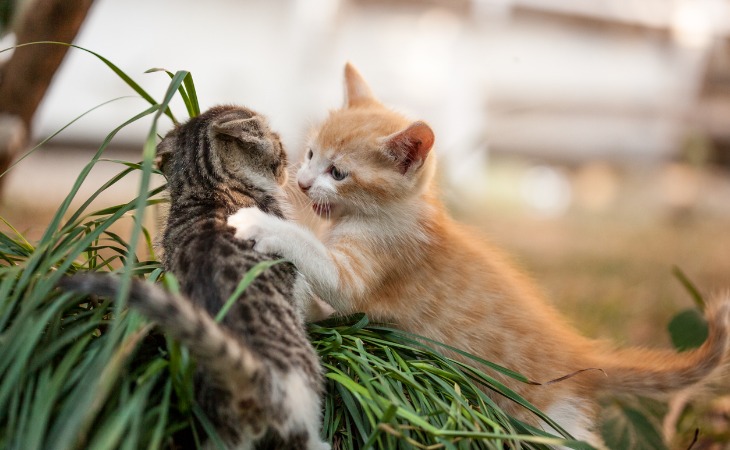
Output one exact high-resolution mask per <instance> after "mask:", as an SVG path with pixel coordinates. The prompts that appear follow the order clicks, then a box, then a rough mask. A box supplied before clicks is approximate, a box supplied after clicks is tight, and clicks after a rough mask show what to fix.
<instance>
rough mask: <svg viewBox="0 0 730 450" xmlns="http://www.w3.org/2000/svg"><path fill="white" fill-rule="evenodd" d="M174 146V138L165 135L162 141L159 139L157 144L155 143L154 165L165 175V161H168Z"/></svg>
mask: <svg viewBox="0 0 730 450" xmlns="http://www.w3.org/2000/svg"><path fill="white" fill-rule="evenodd" d="M174 148H175V138H173V137H166V138H164V139H163V140H162V141H160V143H159V144H157V151H156V153H155V166H156V167H157V168H158V169H159V170H160V172H162V173H163V174H165V175H167V173H166V172H165V169H166V167H167V163H168V162H169V161H170V157H171V156H172V152H173V150H174Z"/></svg>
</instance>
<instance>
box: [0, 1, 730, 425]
mask: <svg viewBox="0 0 730 450" xmlns="http://www.w3.org/2000/svg"><path fill="white" fill-rule="evenodd" d="M43 1H45V2H46V3H53V2H52V1H50V0H34V1H31V0H26V1H23V0H3V1H1V2H0V16H2V17H3V18H4V19H5V22H4V24H5V27H4V29H3V31H4V33H3V34H4V35H3V41H2V45H0V47H2V48H6V47H10V46H12V45H14V43H16V41H18V35H20V34H21V33H20V32H16V33H15V34H14V33H13V32H12V31H13V23H14V22H13V21H12V20H9V18H10V15H9V14H8V13H9V12H10V11H11V10H16V11H22V10H23V9H26V10H33V8H35V7H36V6H35V3H36V2H38V3H43ZM56 3H59V2H56ZM84 3H85V4H86V7H88V8H89V9H88V14H86V15H85V16H83V15H82V16H81V20H80V21H79V23H81V25H80V29H79V32H78V35H76V36H75V43H76V44H78V45H80V46H83V47H86V48H88V49H90V50H93V51H95V52H98V53H99V54H101V55H103V56H105V57H106V58H108V59H109V60H111V61H112V62H114V63H115V64H116V65H117V66H119V67H120V68H121V69H122V70H123V71H125V72H126V73H127V74H129V75H130V76H131V77H132V78H134V79H135V80H136V81H137V82H139V83H140V84H141V85H142V86H144V88H145V89H147V90H148V92H150V93H152V94H153V95H154V96H155V97H156V98H157V99H161V98H162V95H163V93H164V90H165V88H166V86H167V83H168V81H169V79H168V78H167V76H166V75H164V73H160V72H157V73H151V74H145V73H144V72H145V71H146V70H147V69H150V68H155V67H163V68H166V69H168V70H171V71H173V72H174V71H176V70H179V69H185V70H189V71H191V72H192V74H193V77H194V79H195V84H196V86H197V91H198V96H199V99H200V102H201V106H202V107H203V108H207V107H210V106H212V105H215V104H219V103H242V104H245V105H248V106H250V107H252V108H253V109H256V110H258V111H260V112H261V113H264V114H266V115H268V116H269V117H270V119H271V122H272V124H273V126H274V128H276V129H277V130H279V131H280V132H281V134H282V137H283V140H284V142H285V144H286V145H287V147H288V150H289V152H290V154H291V155H292V158H293V160H295V161H296V160H298V159H299V157H300V154H301V152H302V146H301V144H302V142H303V139H304V136H305V135H306V133H307V131H308V130H309V128H310V127H311V126H312V125H313V124H316V123H317V122H318V121H320V120H321V119H323V118H324V117H325V115H326V114H327V111H328V110H329V109H332V108H336V107H338V106H340V105H341V103H342V93H343V88H342V69H343V66H344V63H345V62H346V61H351V62H352V63H354V64H355V65H356V66H357V67H358V68H359V69H360V71H361V72H362V74H363V75H364V76H365V78H366V79H367V80H368V81H369V82H370V84H371V87H372V88H373V90H374V92H375V93H376V95H377V96H379V97H380V99H381V100H382V101H383V102H384V103H386V104H388V105H392V106H393V107H394V108H396V109H398V110H400V111H402V112H404V113H405V114H407V115H409V116H411V117H413V119H414V120H415V119H422V120H426V121H428V122H429V123H431V124H432V126H433V128H434V130H435V132H436V136H437V150H436V155H437V157H438V158H439V159H440V167H441V172H440V177H441V183H442V186H443V191H444V197H445V198H446V200H447V202H448V204H449V206H450V208H451V209H452V211H453V212H454V214H455V215H456V216H457V217H459V218H460V219H461V220H464V221H467V222H469V223H471V224H473V225H474V226H475V227H478V228H479V229H481V230H482V231H483V232H484V234H485V236H488V238H489V239H491V240H493V241H495V242H496V243H497V244H498V245H501V246H502V247H504V248H505V249H507V250H508V251H509V252H511V253H512V254H513V256H514V258H515V261H516V262H517V263H518V264H520V265H521V266H522V267H523V268H524V269H525V270H527V271H528V272H530V273H531V274H532V275H533V276H534V278H535V279H536V280H537V282H538V284H539V285H540V286H542V288H543V289H544V291H545V292H546V294H547V296H548V297H549V298H550V299H551V300H552V301H554V302H555V303H556V304H557V305H558V307H559V308H560V309H561V311H563V312H564V313H565V314H566V315H567V316H568V317H570V319H571V320H572V321H573V322H574V323H575V324H576V326H577V327H578V328H580V329H581V330H583V331H584V332H585V333H586V334H588V335H590V336H594V337H599V338H610V339H612V340H614V341H616V342H619V343H622V344H627V343H630V344H637V345H651V346H669V339H668V335H667V332H666V324H667V323H668V321H669V320H670V318H671V317H672V316H673V315H674V314H676V313H677V312H678V311H680V310H682V309H684V308H688V307H691V306H692V301H691V298H690V295H689V294H688V293H687V292H686V290H685V289H684V288H683V287H682V285H681V284H680V283H679V282H678V281H677V279H676V277H675V275H674V274H673V268H674V267H678V268H679V269H681V270H682V271H683V272H684V273H685V274H686V275H687V277H688V278H689V279H690V280H692V281H693V282H694V283H695V284H696V285H697V287H698V288H699V289H700V291H701V292H702V293H703V294H705V295H710V294H711V293H713V292H718V291H721V290H723V289H724V290H725V291H726V292H727V289H729V288H730V173H729V172H728V170H730V0H641V1H631V0H317V1H307V0H269V1H266V2H263V1H252V0H248V1H242V0H218V1H215V2H199V1H192V0H176V1H173V0H156V1H147V0H126V1H124V2H120V1H112V0H93V1H92V0H84ZM60 4H63V2H60ZM69 4H70V3H67V4H66V5H69ZM57 12H58V11H55V12H52V13H50V15H48V17H50V18H51V20H50V22H45V23H34V22H30V23H29V24H26V35H27V32H30V35H33V36H35V35H36V34H37V33H39V32H41V31H45V30H46V29H53V28H54V26H59V27H60V26H65V25H66V24H67V23H68V22H67V21H66V19H62V18H61V16H58V15H54V14H56V13H57ZM54 18H57V19H54ZM53 20H57V21H59V22H58V23H55V25H54V22H53ZM61 22H62V23H61ZM16 25H17V22H16ZM33 33H36V34H33ZM70 36H71V37H70V38H69V39H73V34H71V35H70ZM21 41H22V40H21ZM25 51H30V50H28V49H27V48H24V49H20V50H16V51H15V52H12V51H7V52H4V53H1V54H0V64H3V63H5V64H6V67H8V66H9V65H8V64H7V63H8V61H10V60H11V58H13V57H15V56H19V55H20V54H21V52H25ZM59 61H60V60H59ZM16 72H17V71H16ZM0 73H1V72H0ZM11 74H12V72H11V71H8V70H6V71H5V73H4V74H3V78H1V79H0V90H2V83H3V82H4V81H6V80H7V79H8V77H9V75H11ZM15 75H18V76H20V77H22V78H23V79H24V80H33V79H34V77H36V75H37V74H36V73H35V72H33V71H28V72H27V73H15ZM15 94H16V95H24V94H25V92H15ZM120 97H121V98H120ZM112 99H117V100H115V101H113V102H111V103H108V104H105V105H103V106H101V107H100V108H99V109H96V110H94V111H93V112H91V113H89V114H88V115H85V116H84V117H83V118H81V119H79V120H78V121H77V122H75V123H73V124H72V125H71V126H69V127H68V128H67V129H65V130H64V131H63V132H62V133H61V134H59V135H58V136H57V137H55V138H54V139H53V140H52V141H51V142H50V143H48V144H46V145H44V146H43V147H42V148H41V149H40V150H39V151H37V152H35V153H34V154H33V155H32V156H30V157H29V158H27V159H25V160H24V161H22V162H21V163H20V164H18V165H17V166H15V167H14V168H13V169H12V170H10V172H8V173H7V175H5V176H4V177H3V178H2V183H3V191H2V206H0V209H1V211H2V212H1V213H0V216H2V217H3V218H4V219H6V220H8V221H9V222H10V223H12V224H13V225H15V227H16V228H18V229H20V230H21V231H22V232H24V233H26V234H27V235H28V236H30V237H34V236H38V235H39V234H40V233H41V232H42V231H43V229H44V227H45V224H46V222H47V220H48V218H49V217H50V215H51V214H52V212H53V210H54V209H55V208H56V207H57V206H58V204H59V203H60V202H61V201H62V199H63V196H64V195H65V193H66V192H68V190H69V188H70V186H71V184H72V183H73V181H74V180H75V178H76V176H77V175H78V173H79V171H80V170H81V168H82V167H83V165H84V164H85V163H86V162H87V161H88V159H89V158H90V156H91V154H92V152H93V151H94V150H96V149H97V148H98V147H99V145H100V144H101V142H102V141H103V139H104V137H105V136H106V135H107V133H109V132H110V131H111V130H112V129H113V128H115V127H116V126H118V125H120V124H121V123H122V122H124V121H125V120H127V119H128V118H130V117H132V116H133V115H134V114H137V113H139V112H141V111H142V110H144V109H145V108H146V103H145V102H144V101H143V100H141V99H140V98H138V97H135V96H133V92H131V90H130V89H129V88H128V87H127V86H126V85H125V84H124V83H122V82H121V81H120V80H119V79H118V77H117V76H116V75H115V74H114V73H112V72H111V71H110V70H109V69H108V68H107V67H105V66H104V65H103V64H102V63H100V62H99V61H98V60H97V59H96V58H94V57H93V56H91V55H89V54H88V53H85V52H83V51H79V50H72V51H70V52H69V53H68V54H67V55H66V57H65V59H64V60H63V63H62V64H61V66H60V69H59V70H58V71H57V73H56V76H55V77H54V78H53V81H52V83H51V84H50V88H49V90H48V91H47V92H46V93H45V96H43V100H42V102H40V104H39V107H38V109H37V110H36V111H35V114H33V117H32V120H28V121H27V123H26V131H29V133H30V134H29V136H30V139H29V140H28V141H27V142H26V144H25V145H20V147H22V150H19V151H18V152H16V153H15V154H14V155H11V156H13V157H14V158H17V157H18V156H19V155H21V154H22V153H23V152H24V151H25V150H27V149H28V148H30V146H32V145H34V144H35V143H36V142H38V141H39V140H41V139H43V138H46V137H48V136H49V135H51V134H53V133H54V132H56V131H57V130H59V129H61V128H62V127H64V126H66V125H67V124H68V123H69V122H71V121H72V120H73V119H75V118H76V117H77V116H79V115H81V114H83V113H84V112H85V111H87V110H89V109H91V108H94V107H96V106H98V105H100V104H102V103H104V102H107V101H109V100H112ZM2 101H5V102H6V103H5V105H3V104H2ZM11 103H12V102H11V101H10V100H7V97H2V95H0V112H2V111H5V110H6V109H8V107H9V106H10V104H11ZM173 109H174V111H175V112H176V114H177V116H178V117H184V116H185V109H184V107H183V106H182V104H181V103H175V104H174V107H173ZM1 118H2V117H1V114H0V119H1ZM165 126H166V127H171V124H169V123H166V125H165ZM148 127H149V121H142V122H140V123H137V124H135V125H133V126H130V127H129V128H127V129H125V130H123V131H122V132H121V133H120V134H119V135H118V136H117V137H116V138H115V139H114V141H113V142H112V144H111V146H110V148H109V150H108V153H107V154H108V156H109V157H110V158H119V159H126V160H133V161H134V160H139V159H140V157H141V156H140V155H141V145H142V142H143V139H144V135H145V133H146V132H147V130H148ZM164 131H166V130H165V129H163V130H161V132H164ZM13 136H15V135H13V134H12V133H11V134H8V133H7V132H6V133H5V134H3V131H2V126H0V140H2V139H5V140H6V141H12V138H13ZM13 142H14V141H13ZM0 156H2V155H0ZM119 170H120V167H119V166H118V165H115V164H113V163H105V164H100V165H99V167H98V168H97V169H95V171H94V174H95V176H94V177H93V179H92V180H91V181H90V182H89V183H87V184H88V185H89V186H88V190H87V191H86V192H87V195H88V193H90V192H93V191H94V190H95V189H96V188H97V187H98V186H99V185H101V183H102V182H104V181H106V180H107V179H108V178H109V177H110V176H112V175H113V174H115V173H116V172H118V171H119ZM136 189H137V184H136V181H135V180H129V181H128V182H127V183H123V184H122V185H120V187H119V188H118V189H116V190H114V191H110V192H107V193H106V195H105V197H104V198H103V199H102V202H107V203H109V204H116V203H120V202H122V201H127V200H128V199H130V198H131V195H133V193H134V192H136ZM81 196H82V197H83V196H84V194H83V193H82V195H81ZM151 226H153V227H154V223H151ZM726 403H727V402H726ZM725 408H726V409H728V410H730V407H728V405H727V404H726V405H725ZM722 414H726V416H725V417H726V418H727V414H729V413H728V412H727V411H725V413H722ZM724 423H725V424H726V423H727V422H724Z"/></svg>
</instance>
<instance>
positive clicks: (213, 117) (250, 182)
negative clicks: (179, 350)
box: [65, 106, 330, 450]
mask: <svg viewBox="0 0 730 450" xmlns="http://www.w3.org/2000/svg"><path fill="white" fill-rule="evenodd" d="M157 156H158V165H159V167H160V169H161V170H162V172H163V173H164V174H165V176H166V178H167V181H168V189H169V192H170V211H169V215H168V218H167V227H166V229H165V231H164V236H163V239H162V246H163V250H164V265H165V268H166V269H167V270H168V271H169V272H171V273H173V274H174V275H175V276H176V277H177V279H178V280H179V281H180V288H181V289H180V290H181V293H182V296H175V295H172V294H169V293H167V292H165V291H163V290H162V289H160V288H158V287H156V286H154V285H152V284H147V283H142V282H135V283H134V284H133V285H132V290H131V293H130V297H129V302H130V305H131V306H133V307H135V308H137V309H139V310H140V311H141V312H142V313H144V314H145V315H147V316H148V317H149V318H150V319H152V320H154V321H156V322H158V323H159V324H160V325H161V326H162V327H163V328H164V329H166V330H167V331H169V332H170V333H172V334H173V335H174V336H176V337H177V338H178V339H180V340H181V341H182V342H183V343H184V344H185V345H186V346H187V347H188V348H189V349H190V351H191V352H192V353H193V354H194V355H195V356H196V358H197V360H198V363H199V364H198V366H199V369H198V373H197V374H196V397H197V400H198V402H199V403H200V405H201V406H202V407H203V409H204V410H205V412H206V413H207V414H208V417H209V418H210V419H211V420H212V422H213V424H215V426H216V429H217V430H218V432H219V434H220V435H221V437H222V438H223V439H224V440H225V443H226V445H227V446H228V447H229V448H236V449H251V448H255V449H282V450H284V449H310V450H315V449H321V450H325V449H329V448H330V446H329V445H328V444H326V443H324V442H322V441H321V440H320V439H319V429H320V418H321V411H320V406H321V400H320V398H321V395H322V393H323V378H322V374H321V369H320V365H319V361H318V359H317V355H316V353H315V351H314V349H313V348H312V346H311V344H310V343H309V341H308V339H307V334H306V331H305V328H304V323H303V320H302V317H301V314H300V313H299V311H300V309H301V305H299V304H298V303H301V298H298V296H299V295H301V294H302V293H303V292H305V291H304V290H303V289H302V286H301V283H302V281H301V280H297V274H296V272H295V270H294V267H293V266H292V265H291V264H289V263H286V264H278V265H275V266H273V267H271V268H269V269H267V270H266V271H264V272H263V273H262V274H261V275H259V276H258V277H257V278H256V279H255V280H254V281H253V283H252V284H251V285H250V286H249V287H248V288H247V289H246V291H245V292H244V294H243V296H242V297H241V298H240V299H239V300H238V301H237V302H236V303H235V304H234V305H233V307H232V308H231V309H230V310H229V311H228V313H227V315H226V316H225V318H224V319H223V321H222V322H221V324H220V325H219V324H218V323H216V322H215V321H214V320H213V319H212V318H211V316H215V315H216V314H217V313H218V312H219V311H220V309H221V307H222V306H223V305H224V303H225V302H226V300H227V299H228V298H229V296H230V295H231V294H232V293H233V292H234V290H235V288H236V286H237V285H238V283H239V282H240V280H241V279H242V277H243V276H244V274H245V273H246V272H247V271H248V270H249V269H251V268H252V267H253V266H254V265H255V264H257V263H259V262H261V261H266V260H271V259H274V258H276V257H277V256H276V255H274V254H266V255H262V254H260V253H257V252H255V251H253V250H252V246H253V243H252V242H250V241H241V240H239V239H236V238H234V231H235V230H234V229H233V228H231V227H230V226H228V225H227V224H226V219H227V217H228V216H229V215H230V214H231V213H233V212H235V211H237V210H238V209H239V208H244V207H252V208H256V209H257V210H259V211H261V212H262V214H267V215H271V216H272V217H276V218H277V219H281V220H284V211H283V209H282V201H281V199H280V197H281V196H282V192H283V191H282V190H281V185H282V184H284V183H285V180H286V154H285V153H284V150H283V148H282V145H281V143H280V141H279V137H278V135H277V134H276V133H274V132H273V131H271V130H270V129H269V126H268V124H267V121H266V120H265V118H264V117H263V116H261V115H258V114H256V113H255V112H253V111H251V110H249V109H246V108H241V107H233V106H219V107H215V108H212V109H210V110H208V111H207V112H205V113H204V114H202V115H200V116H198V117H196V118H193V119H191V120H190V121H189V122H187V123H186V124H184V125H182V126H179V127H177V128H176V129H174V130H172V131H171V132H170V133H168V135H167V136H166V137H165V138H164V140H163V141H162V142H161V143H160V144H159V145H158V148H157ZM65 285H66V288H71V289H75V290H77V291H83V292H87V293H96V294H104V295H113V293H114V292H115V291H116V289H117V287H118V281H117V280H116V279H115V278H113V277H105V276H92V275H87V276H80V277H78V276H77V277H73V278H70V279H69V280H67V281H66V282H65ZM297 290H299V292H295V291H297Z"/></svg>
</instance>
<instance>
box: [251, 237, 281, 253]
mask: <svg viewBox="0 0 730 450" xmlns="http://www.w3.org/2000/svg"><path fill="white" fill-rule="evenodd" d="M249 239H251V238H249ZM254 240H255V241H256V243H255V244H254V246H253V249H254V250H255V251H257V252H259V253H267V254H277V255H279V254H281V248H282V242H281V239H279V238H278V237H276V236H268V235H266V233H265V232H263V233H259V236H258V238H256V239H254Z"/></svg>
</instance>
